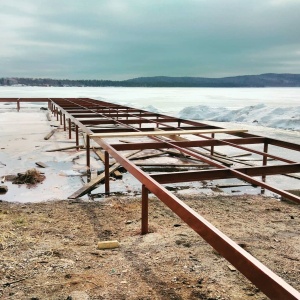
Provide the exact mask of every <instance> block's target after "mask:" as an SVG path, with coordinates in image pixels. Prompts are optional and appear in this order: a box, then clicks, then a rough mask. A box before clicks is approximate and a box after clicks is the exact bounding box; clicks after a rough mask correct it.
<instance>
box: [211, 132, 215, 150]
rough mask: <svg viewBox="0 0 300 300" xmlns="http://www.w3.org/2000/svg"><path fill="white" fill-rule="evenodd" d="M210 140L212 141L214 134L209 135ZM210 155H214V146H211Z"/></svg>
mask: <svg viewBox="0 0 300 300" xmlns="http://www.w3.org/2000/svg"><path fill="white" fill-rule="evenodd" d="M211 138H212V139H214V138H215V134H214V133H212V134H211ZM210 155H214V146H211V148H210Z"/></svg>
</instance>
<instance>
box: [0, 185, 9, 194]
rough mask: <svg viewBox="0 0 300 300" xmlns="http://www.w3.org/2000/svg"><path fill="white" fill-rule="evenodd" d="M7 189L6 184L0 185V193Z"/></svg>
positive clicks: (4, 192)
mask: <svg viewBox="0 0 300 300" xmlns="http://www.w3.org/2000/svg"><path fill="white" fill-rule="evenodd" d="M7 191H8V187H7V185H0V194H6V193H7Z"/></svg>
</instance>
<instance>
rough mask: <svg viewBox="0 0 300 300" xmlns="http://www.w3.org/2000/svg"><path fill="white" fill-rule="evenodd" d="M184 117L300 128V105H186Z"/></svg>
mask: <svg viewBox="0 0 300 300" xmlns="http://www.w3.org/2000/svg"><path fill="white" fill-rule="evenodd" d="M179 117H180V118H183V119H193V120H208V121H216V122H234V123H247V124H256V125H261V126H267V127H272V128H280V129H289V130H300V106H293V107H276V108H274V107H270V106H266V105H265V104H258V105H251V106H246V107H243V108H240V109H228V108H226V107H209V106H206V105H198V106H189V107H185V108H184V109H182V110H181V111H180V112H179Z"/></svg>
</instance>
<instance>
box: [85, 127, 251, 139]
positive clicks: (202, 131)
mask: <svg viewBox="0 0 300 300" xmlns="http://www.w3.org/2000/svg"><path fill="white" fill-rule="evenodd" d="M247 131H248V130H245V129H199V130H170V131H167V132H166V131H164V130H161V131H155V132H152V131H149V132H147V131H144V132H122V133H117V132H116V133H94V134H91V137H92V138H94V137H101V138H111V137H120V136H122V137H125V136H126V137H136V136H149V135H151V136H158V135H186V134H205V133H226V134H230V133H236V132H247Z"/></svg>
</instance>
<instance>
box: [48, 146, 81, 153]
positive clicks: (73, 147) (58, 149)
mask: <svg viewBox="0 0 300 300" xmlns="http://www.w3.org/2000/svg"><path fill="white" fill-rule="evenodd" d="M75 148H79V149H82V148H83V145H79V146H69V147H64V148H57V149H51V150H46V152H55V151H64V150H70V149H75Z"/></svg>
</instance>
